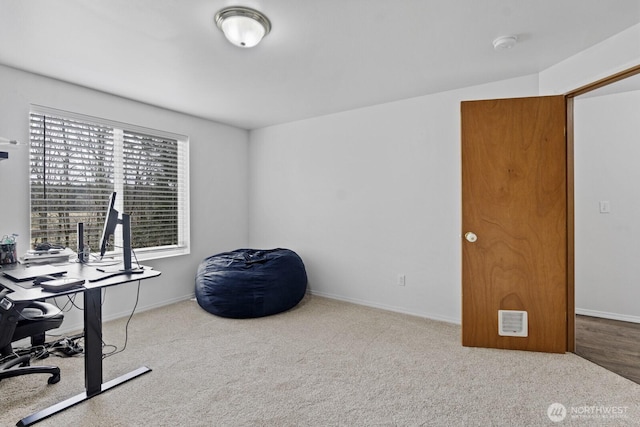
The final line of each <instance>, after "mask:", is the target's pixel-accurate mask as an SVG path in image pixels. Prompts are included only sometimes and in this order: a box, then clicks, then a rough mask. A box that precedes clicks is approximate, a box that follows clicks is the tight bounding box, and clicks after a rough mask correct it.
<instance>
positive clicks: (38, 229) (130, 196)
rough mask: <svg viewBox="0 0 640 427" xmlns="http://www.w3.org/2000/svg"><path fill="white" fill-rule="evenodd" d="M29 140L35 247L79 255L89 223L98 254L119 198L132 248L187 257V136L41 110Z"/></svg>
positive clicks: (90, 243)
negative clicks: (111, 206) (112, 203)
mask: <svg viewBox="0 0 640 427" xmlns="http://www.w3.org/2000/svg"><path fill="white" fill-rule="evenodd" d="M30 140H31V148H30V168H31V178H30V181H31V243H32V244H33V245H35V244H37V243H43V242H48V243H50V244H55V245H61V246H65V247H70V248H74V249H75V242H76V238H77V236H76V229H77V225H76V224H77V223H78V222H83V223H84V226H85V243H86V244H87V245H88V246H89V247H90V248H91V249H92V251H93V252H95V251H97V249H98V244H99V239H100V236H101V233H102V226H103V223H104V217H105V213H106V207H107V203H108V200H109V196H110V194H111V193H112V192H113V191H116V192H117V197H116V209H118V211H119V212H121V213H122V212H124V213H128V214H129V215H131V234H132V247H133V249H136V251H137V252H138V251H140V250H141V251H142V252H145V251H147V252H156V253H162V252H165V255H170V253H167V252H176V253H188V235H189V229H188V212H187V207H188V185H187V182H186V178H185V177H186V176H188V174H187V171H186V169H187V167H188V163H187V162H188V145H187V144H188V143H187V141H186V137H182V136H179V135H173V134H168V133H166V132H160V131H153V130H149V129H143V128H138V127H135V126H132V125H126V124H120V123H115V122H110V121H107V120H101V119H96V118H93V117H86V116H81V115H78V114H75V113H67V112H58V111H55V110H50V109H46V108H42V107H41V108H35V107H34V108H32V111H31V114H30ZM116 236H117V238H116V241H115V242H112V244H113V245H114V246H115V247H119V246H121V242H120V241H119V234H118V233H116ZM146 258H149V256H148V257H146Z"/></svg>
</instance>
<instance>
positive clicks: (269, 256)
mask: <svg viewBox="0 0 640 427" xmlns="http://www.w3.org/2000/svg"><path fill="white" fill-rule="evenodd" d="M306 290H307V272H306V270H305V268H304V264H303V263H302V259H300V257H299V256H298V254H296V253H295V252H293V251H292V250H289V249H270V250H257V249H238V250H235V251H231V252H223V253H220V254H217V255H212V256H210V257H208V258H205V259H204V261H202V263H200V265H199V266H198V272H197V274H196V299H197V300H198V304H200V307H202V308H203V309H205V310H206V311H208V312H209V313H212V314H215V315H217V316H222V317H231V318H235V319H246V318H250V317H262V316H269V315H271V314H276V313H280V312H283V311H285V310H289V309H290V308H293V307H295V306H296V305H297V304H298V303H299V302H300V300H302V297H304V294H305V292H306Z"/></svg>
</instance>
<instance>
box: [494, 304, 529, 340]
mask: <svg viewBox="0 0 640 427" xmlns="http://www.w3.org/2000/svg"><path fill="white" fill-rule="evenodd" d="M498 335H500V336H502V337H526V336H528V335H529V325H528V322H527V312H526V311H516V310H498Z"/></svg>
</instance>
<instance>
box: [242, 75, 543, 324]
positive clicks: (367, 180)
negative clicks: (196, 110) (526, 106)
mask: <svg viewBox="0 0 640 427" xmlns="http://www.w3.org/2000/svg"><path fill="white" fill-rule="evenodd" d="M537 90H538V88H537V76H529V77H523V78H519V79H513V80H508V81H503V82H499V83H493V84H487V85H483V86H478V87H471V88H467V89H462V90H456V91H451V92H445V93H440V94H436V95H430V96H423V97H418V98H412V99H408V100H404V101H398V102H393V103H389V104H383V105H377V106H373V107H369V108H362V109H358V110H353V111H348V112H344V113H339V114H333V115H328V116H324V117H318V118H314V119H310V120H303V121H299V122H294V123H289V124H285V125H279V126H272V127H268V128H263V129H260V130H255V131H253V132H252V133H251V143H250V172H251V178H250V198H249V200H250V243H251V245H252V246H253V247H261V248H267V247H269V248H271V247H288V248H290V249H293V250H295V251H296V252H298V253H299V255H300V256H301V257H302V259H303V260H304V262H305V265H306V267H307V270H308V271H307V272H308V275H309V285H310V288H311V290H312V292H314V293H316V294H320V295H326V296H330V297H334V298H339V299H344V300H349V301H353V302H357V303H362V304H366V305H372V306H378V307H382V308H386V309H391V310H396V311H402V312H407V313H413V314H417V315H420V316H425V317H431V318H434V319H442V320H446V321H451V322H460V305H461V296H460V286H461V284H460V281H461V274H460V269H461V253H460V252H461V246H460V244H461V240H460V239H461V238H460V235H461V233H460V222H461V216H460V210H461V205H460V193H461V182H460V174H461V170H460V101H462V100H469V99H482V98H504V97H516V96H530V95H535V94H537ZM398 274H405V275H406V285H405V286H404V287H403V286H398V285H397V284H396V281H397V275H398Z"/></svg>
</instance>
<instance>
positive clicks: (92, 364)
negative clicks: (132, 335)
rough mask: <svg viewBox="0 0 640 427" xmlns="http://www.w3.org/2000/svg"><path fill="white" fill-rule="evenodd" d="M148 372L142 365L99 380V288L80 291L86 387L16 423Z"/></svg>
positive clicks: (49, 413) (45, 414)
mask: <svg viewBox="0 0 640 427" xmlns="http://www.w3.org/2000/svg"><path fill="white" fill-rule="evenodd" d="M147 372H151V369H150V368H148V367H146V366H142V367H140V368H138V369H136V370H135V371H132V372H129V373H128V374H125V375H122V376H120V377H118V378H116V379H113V380H111V381H107V382H106V383H104V384H103V383H102V292H101V290H100V288H94V289H87V290H86V291H85V292H84V384H85V389H86V391H85V392H84V393H80V394H78V395H76V396H74V397H71V398H69V399H67V400H65V401H62V402H60V403H57V404H55V405H53V406H50V407H48V408H47V409H43V410H42V411H39V412H36V413H35V414H33V415H29V416H28V417H25V418H23V419H21V420H20V421H18V423H17V424H16V425H17V426H19V427H24V426H30V425H32V424H35V423H37V422H39V421H42V420H44V419H45V418H49V417H50V416H52V415H54V414H57V413H58V412H61V411H64V410H65V409H67V408H70V407H72V406H74V405H77V404H78V403H81V402H84V401H85V400H88V399H91V398H92V397H94V396H97V395H98V394H100V393H103V392H105V391H107V390H109V389H111V388H114V387H116V386H119V385H120V384H123V383H125V382H127V381H129V380H132V379H134V378H136V377H139V376H140V375H143V374H146V373H147Z"/></svg>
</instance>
